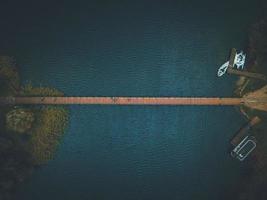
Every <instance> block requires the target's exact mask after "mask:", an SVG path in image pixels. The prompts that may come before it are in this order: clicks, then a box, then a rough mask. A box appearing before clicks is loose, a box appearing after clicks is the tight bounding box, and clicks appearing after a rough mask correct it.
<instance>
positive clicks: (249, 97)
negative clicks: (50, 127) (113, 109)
mask: <svg viewBox="0 0 267 200" xmlns="http://www.w3.org/2000/svg"><path fill="white" fill-rule="evenodd" d="M27 104H28V105H29V104H30V105H68V104H70V105H71V104H80V105H81V104H87V105H90V104H91V105H169V106H179V105H188V106H189V105H198V106H242V105H243V106H247V107H250V108H252V109H257V110H262V111H267V85H266V86H264V87H263V88H261V89H258V90H256V91H254V92H251V93H248V94H246V95H244V96H243V97H241V98H234V97H233V98H232V97H228V98H227V97H226V98H220V97H0V105H27Z"/></svg>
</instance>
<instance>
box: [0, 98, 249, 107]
mask: <svg viewBox="0 0 267 200" xmlns="http://www.w3.org/2000/svg"><path fill="white" fill-rule="evenodd" d="M243 103H244V102H243V99H242V98H218V97H214V98H206V97H10V98H8V97H0V104H2V105H3V104H9V105H12V104H13V105H25V104H31V105H35V104H39V105H58V104H60V105H67V104H95V105H96V104H98V105H229V106H230V105H231V106H232V105H240V104H243Z"/></svg>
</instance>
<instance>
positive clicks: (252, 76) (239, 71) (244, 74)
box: [227, 67, 267, 81]
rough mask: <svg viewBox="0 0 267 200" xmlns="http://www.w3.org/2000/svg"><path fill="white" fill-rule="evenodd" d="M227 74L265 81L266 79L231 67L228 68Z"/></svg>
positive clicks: (257, 74)
mask: <svg viewBox="0 0 267 200" xmlns="http://www.w3.org/2000/svg"><path fill="white" fill-rule="evenodd" d="M227 73H228V74H234V75H238V76H245V77H248V78H254V79H259V80H263V81H267V77H266V76H265V75H263V74H259V73H253V72H248V71H241V70H238V69H234V68H232V67H228V69H227Z"/></svg>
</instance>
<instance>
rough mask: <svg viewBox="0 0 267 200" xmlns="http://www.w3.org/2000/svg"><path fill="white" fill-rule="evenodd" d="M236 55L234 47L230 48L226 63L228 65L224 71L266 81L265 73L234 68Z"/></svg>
mask: <svg viewBox="0 0 267 200" xmlns="http://www.w3.org/2000/svg"><path fill="white" fill-rule="evenodd" d="M236 55H237V51H236V49H235V48H232V50H231V54H230V60H229V63H228V65H229V66H228V68H227V71H226V72H227V73H228V74H233V75H237V76H245V77H248V78H253V79H258V80H262V81H267V77H266V76H265V75H263V74H260V73H254V72H249V71H244V70H238V69H235V68H234V65H235V57H236ZM248 68H250V67H248Z"/></svg>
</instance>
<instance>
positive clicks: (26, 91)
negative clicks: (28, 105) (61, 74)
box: [21, 83, 64, 97]
mask: <svg viewBox="0 0 267 200" xmlns="http://www.w3.org/2000/svg"><path fill="white" fill-rule="evenodd" d="M21 95H23V96H52V97H53V96H63V95H64V94H63V93H62V92H60V91H59V90H57V89H55V88H49V87H33V86H32V84H31V83H29V84H27V85H25V86H23V87H22V90H21Z"/></svg>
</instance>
